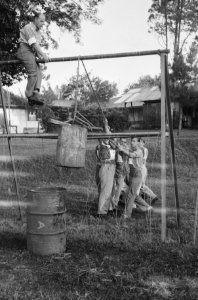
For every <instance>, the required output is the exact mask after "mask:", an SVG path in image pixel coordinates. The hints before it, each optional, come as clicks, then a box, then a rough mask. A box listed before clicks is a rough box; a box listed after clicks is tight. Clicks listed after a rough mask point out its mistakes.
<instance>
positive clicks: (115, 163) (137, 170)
mask: <svg viewBox="0 0 198 300" xmlns="http://www.w3.org/2000/svg"><path fill="white" fill-rule="evenodd" d="M105 143H106V142H104V141H103V142H100V144H99V145H98V146H97V151H98V152H97V159H98V163H99V149H101V150H102V147H104V145H105ZM107 145H108V146H107ZM113 146H114V143H111V140H108V143H107V144H106V147H108V149H109V151H110V152H109V153H111V156H110V154H109V156H108V158H106V159H105V161H103V162H100V163H99V164H100V177H101V179H102V178H103V180H100V187H101V186H102V185H101V183H102V182H103V187H105V189H102V190H100V189H99V190H98V191H99V202H98V215H100V214H105V215H107V213H108V211H111V210H112V209H115V208H117V206H118V202H119V199H120V195H121V192H122V190H123V187H124V185H125V186H127V189H126V191H125V193H124V200H125V201H124V202H125V210H124V213H123V217H124V218H125V219H128V218H130V217H131V214H132V211H133V208H134V206H136V205H137V207H139V208H140V211H149V210H150V209H152V207H151V205H150V203H147V202H146V201H145V200H144V199H143V198H142V197H141V196H140V191H141V193H147V192H148V197H150V198H152V199H156V200H157V196H156V195H155V194H154V193H153V192H152V191H151V190H150V189H149V188H148V187H147V186H146V184H145V181H146V176H147V168H146V160H147V156H148V149H147V148H146V147H145V142H144V141H143V140H142V139H138V138H137V137H134V138H132V140H131V145H130V147H129V146H128V145H127V143H126V140H125V139H121V140H120V142H119V143H116V147H113ZM101 153H102V152H101ZM112 153H113V156H112ZM110 165H111V167H110ZM97 168H98V166H97ZM110 168H111V174H110V172H109V169H110ZM102 173H103V175H102ZM98 174H99V173H98ZM98 186H99V185H98ZM149 192H150V194H149ZM152 193H153V194H152ZM101 199H103V200H101ZM104 199H106V200H104ZM107 199H108V200H107ZM102 202H103V203H106V205H103V207H105V210H102V205H101V203H102ZM154 202H155V201H153V203H154ZM153 203H152V204H153Z"/></svg>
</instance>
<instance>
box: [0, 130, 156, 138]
mask: <svg viewBox="0 0 198 300" xmlns="http://www.w3.org/2000/svg"><path fill="white" fill-rule="evenodd" d="M160 134H161V131H131V132H115V133H111V134H105V133H90V132H89V133H88V135H87V139H88V140H94V139H96V140H98V139H105V138H106V139H108V138H131V137H155V136H160ZM1 138H27V139H32V138H38V139H39V138H40V139H57V138H58V133H39V134H37V133H33V134H29V133H21V134H20V133H17V134H12V133H10V134H0V139H1Z"/></svg>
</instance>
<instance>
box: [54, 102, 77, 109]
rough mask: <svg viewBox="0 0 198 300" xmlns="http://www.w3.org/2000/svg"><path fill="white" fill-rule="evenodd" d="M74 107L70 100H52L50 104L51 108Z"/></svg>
mask: <svg viewBox="0 0 198 300" xmlns="http://www.w3.org/2000/svg"><path fill="white" fill-rule="evenodd" d="M73 105H74V101H72V100H54V101H52V103H51V104H50V106H53V107H67V108H70V107H72V106H73Z"/></svg>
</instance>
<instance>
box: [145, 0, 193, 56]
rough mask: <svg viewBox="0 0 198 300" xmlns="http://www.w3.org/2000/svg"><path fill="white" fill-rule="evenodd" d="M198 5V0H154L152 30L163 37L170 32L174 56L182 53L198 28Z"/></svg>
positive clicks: (150, 21) (151, 14)
mask: <svg viewBox="0 0 198 300" xmlns="http://www.w3.org/2000/svg"><path fill="white" fill-rule="evenodd" d="M197 7H198V0H193V1H192V0H161V1H160V0H153V1H152V5H151V8H150V9H149V18H148V23H149V26H150V32H156V33H157V34H158V35H159V37H162V38H165V37H166V34H169V38H170V41H171V42H172V45H171V47H172V48H173V54H174V58H175V56H177V55H178V54H179V53H182V51H183V49H184V46H185V44H186V42H187V40H188V38H189V37H190V36H192V35H193V34H195V33H196V32H197V30H198V18H197V17H198V10H197ZM164 44H166V43H164ZM169 46H170V44H169Z"/></svg>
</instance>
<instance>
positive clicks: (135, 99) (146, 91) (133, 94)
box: [114, 86, 161, 106]
mask: <svg viewBox="0 0 198 300" xmlns="http://www.w3.org/2000/svg"><path fill="white" fill-rule="evenodd" d="M157 101H161V92H160V89H159V87H158V86H153V87H146V88H145V87H144V88H135V89H131V90H129V91H128V92H127V93H125V94H123V95H122V96H121V97H120V98H119V99H117V100H115V102H114V104H115V105H120V106H124V105H127V104H131V103H132V104H133V106H142V105H143V103H145V102H157ZM138 104H139V105H138Z"/></svg>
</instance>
